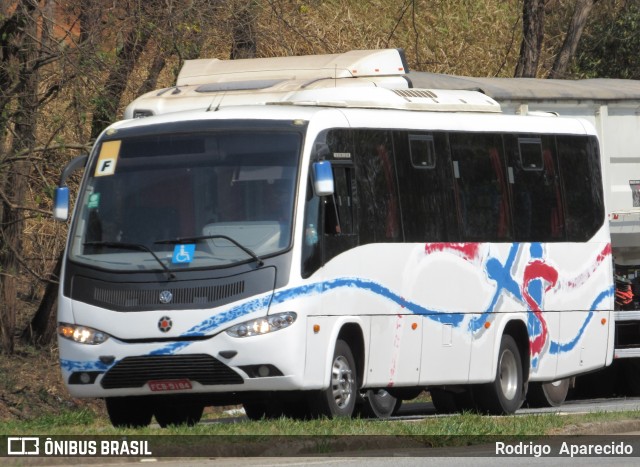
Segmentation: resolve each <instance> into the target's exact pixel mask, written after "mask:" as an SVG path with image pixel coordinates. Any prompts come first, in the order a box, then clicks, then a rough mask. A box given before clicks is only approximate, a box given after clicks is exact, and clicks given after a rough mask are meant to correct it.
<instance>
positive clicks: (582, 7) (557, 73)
mask: <svg viewBox="0 0 640 467" xmlns="http://www.w3.org/2000/svg"><path fill="white" fill-rule="evenodd" d="M597 2H598V0H577V1H576V6H575V8H574V10H573V16H572V18H571V24H570V25H569V30H568V31H567V35H566V36H565V38H564V42H563V43H562V48H561V49H560V52H559V53H558V55H557V56H556V60H555V62H554V63H553V67H552V68H551V72H550V73H549V78H564V77H565V74H566V72H567V69H568V68H569V63H571V59H572V58H573V56H574V55H575V53H576V50H577V49H578V42H579V41H580V37H581V36H582V31H584V27H585V25H586V24H587V18H588V17H589V13H591V9H592V8H593V5H595V4H596V3H597Z"/></svg>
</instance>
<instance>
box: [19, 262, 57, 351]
mask: <svg viewBox="0 0 640 467" xmlns="http://www.w3.org/2000/svg"><path fill="white" fill-rule="evenodd" d="M63 258H64V251H62V252H60V255H58V260H57V261H56V265H55V267H54V268H53V271H52V272H51V277H50V282H48V283H47V287H46V288H45V291H44V295H43V296H42V300H40V306H38V310H37V311H36V314H35V315H34V316H33V318H32V319H31V322H30V323H29V326H27V327H26V328H25V329H24V330H23V331H22V334H21V336H20V337H21V339H22V340H23V341H25V342H28V343H31V344H33V345H35V346H45V345H47V344H49V343H50V342H51V339H52V338H53V336H54V335H55V330H56V314H55V313H54V312H53V311H54V308H55V305H56V302H57V299H58V288H59V287H58V285H59V281H60V270H61V269H62V259H63Z"/></svg>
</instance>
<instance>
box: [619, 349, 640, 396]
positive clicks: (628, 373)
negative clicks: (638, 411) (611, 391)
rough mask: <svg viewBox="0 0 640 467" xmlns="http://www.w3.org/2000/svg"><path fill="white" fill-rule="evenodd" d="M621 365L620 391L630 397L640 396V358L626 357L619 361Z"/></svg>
mask: <svg viewBox="0 0 640 467" xmlns="http://www.w3.org/2000/svg"><path fill="white" fill-rule="evenodd" d="M618 365H620V366H621V370H620V371H621V380H622V387H621V388H620V389H621V390H620V391H619V393H620V394H624V395H625V396H629V397H638V396H640V358H625V359H623V360H619V361H618Z"/></svg>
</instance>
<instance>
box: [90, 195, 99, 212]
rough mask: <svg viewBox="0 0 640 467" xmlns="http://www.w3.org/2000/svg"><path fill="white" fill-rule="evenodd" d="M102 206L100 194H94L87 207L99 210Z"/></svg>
mask: <svg viewBox="0 0 640 467" xmlns="http://www.w3.org/2000/svg"><path fill="white" fill-rule="evenodd" d="M98 206H100V193H93V194H91V195H90V196H89V202H88V203H87V207H88V208H89V209H97V208H98Z"/></svg>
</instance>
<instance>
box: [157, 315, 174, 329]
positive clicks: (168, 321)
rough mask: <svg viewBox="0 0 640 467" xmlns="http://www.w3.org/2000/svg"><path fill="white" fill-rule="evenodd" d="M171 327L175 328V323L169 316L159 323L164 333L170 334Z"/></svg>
mask: <svg viewBox="0 0 640 467" xmlns="http://www.w3.org/2000/svg"><path fill="white" fill-rule="evenodd" d="M171 326H173V321H171V318H169V317H168V316H163V317H162V318H160V321H158V329H160V331H162V332H169V331H170V330H171Z"/></svg>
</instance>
